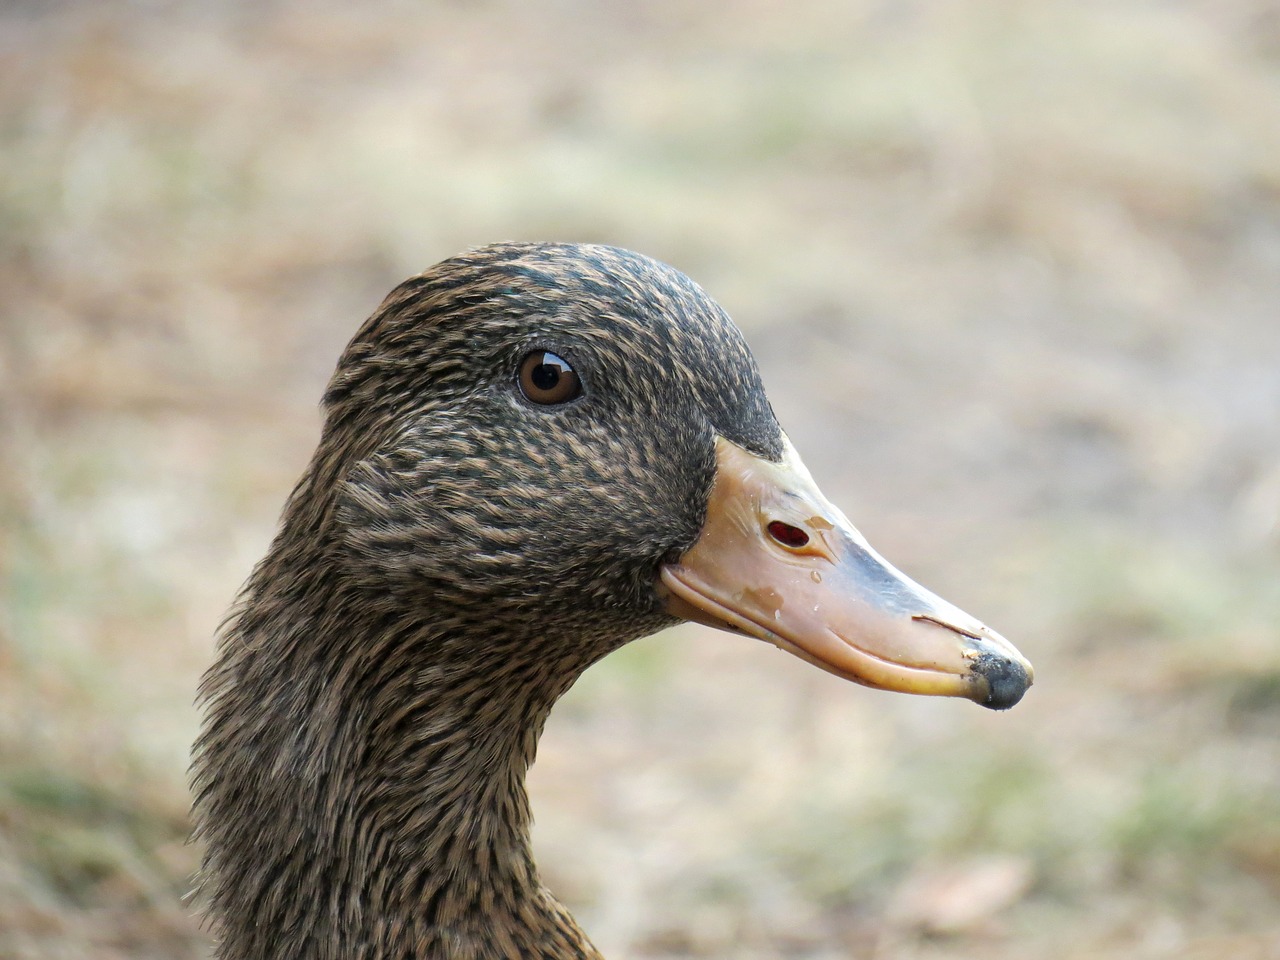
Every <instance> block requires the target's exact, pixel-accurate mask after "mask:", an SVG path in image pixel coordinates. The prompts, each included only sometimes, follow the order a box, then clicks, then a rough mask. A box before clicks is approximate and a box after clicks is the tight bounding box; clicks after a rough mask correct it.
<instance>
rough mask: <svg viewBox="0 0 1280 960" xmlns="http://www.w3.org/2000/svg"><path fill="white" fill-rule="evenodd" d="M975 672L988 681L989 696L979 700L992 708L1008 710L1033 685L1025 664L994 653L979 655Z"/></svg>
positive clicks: (983, 704) (975, 663)
mask: <svg viewBox="0 0 1280 960" xmlns="http://www.w3.org/2000/svg"><path fill="white" fill-rule="evenodd" d="M973 672H974V673H975V674H977V675H978V676H980V677H982V678H983V679H985V680H986V681H987V696H986V698H985V699H983V700H980V701H978V702H979V703H981V704H982V706H984V707H988V708H990V709H992V710H1008V709H1009V708H1010V707H1012V706H1013V705H1014V704H1016V703H1017V702H1018V701H1019V700H1021V699H1022V695H1023V694H1024V693H1026V692H1027V689H1028V688H1029V687H1030V686H1031V676H1030V674H1029V673H1028V672H1027V668H1026V667H1025V666H1023V665H1022V664H1021V663H1019V662H1018V661H1017V660H1010V659H1009V658H1008V657H1002V656H999V655H998V654H994V653H984V654H982V655H981V656H979V657H978V659H977V660H976V661H975V662H974V664H973Z"/></svg>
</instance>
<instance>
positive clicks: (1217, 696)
mask: <svg viewBox="0 0 1280 960" xmlns="http://www.w3.org/2000/svg"><path fill="white" fill-rule="evenodd" d="M517 238H521V239H568V240H591V241H604V242H609V243H613V244H618V245H621V246H626V247H630V248H634V249H637V250H640V251H643V252H645V253H648V254H650V255H652V256H655V257H657V258H659V259H662V260H665V261H667V262H669V263H672V264H674V265H675V266H677V267H679V268H680V269H682V270H684V271H685V272H686V273H688V274H690V275H691V276H692V277H694V278H695V279H696V280H698V281H699V282H700V283H701V284H702V285H703V286H704V287H705V288H706V289H707V290H708V291H709V292H710V293H711V294H712V295H713V296H715V297H716V298H717V299H719V300H720V302H721V303H722V304H723V305H724V306H725V307H726V308H727V309H728V310H729V312H730V313H731V314H732V315H733V316H734V317H735V318H736V320H737V321H738V323H739V324H740V325H741V326H742V327H743V329H744V330H745V331H746V334H747V337H748V339H749V340H750V342H751V343H752V345H753V347H754V349H755V351H756V355H757V357H758V358H759V362H760V365H761V367H762V368H763V371H764V375H765V380H766V383H767V384H768V385H769V387H770V392H771V397H772V400H773V404H774V407H775V409H776V410H777V412H778V414H779V417H780V419H781V420H782V422H783V423H784V425H785V426H786V427H787V429H788V430H789V432H790V434H791V436H792V438H793V440H794V441H795V443H796V446H797V447H798V448H799V449H800V451H801V452H802V453H803V454H804V455H805V458H806V460H807V461H808V463H809V465H810V467H811V469H812V470H813V472H814V473H815V475H816V476H817V478H818V480H819V482H820V483H821V484H822V485H823V487H824V488H825V489H826V491H827V493H828V494H829V495H830V496H831V497H832V499H833V500H834V501H836V502H837V503H840V504H841V505H843V506H844V507H845V510H846V512H847V513H848V514H849V515H850V517H851V518H852V519H853V520H854V522H855V523H857V524H858V525H859V526H860V527H861V528H862V530H863V531H864V532H865V533H866V534H867V535H868V537H869V538H870V539H871V541H872V542H873V543H874V544H876V545H877V546H878V547H879V549H880V550H881V551H882V552H883V553H885V554H886V555H887V556H888V557H889V558H890V559H891V560H892V561H894V562H895V563H896V564H897V565H899V566H901V567H903V568H904V569H905V570H907V571H908V572H909V573H910V574H912V575H913V576H914V577H916V578H917V579H919V580H921V581H922V582H924V583H925V584H927V585H928V586H930V587H931V588H933V589H934V590H936V591H937V592H939V593H941V594H943V595H944V596H946V597H947V598H948V599H950V600H952V601H953V602H955V603H957V604H959V605H961V606H963V607H964V608H965V609H967V610H969V611H971V612H973V613H975V614H976V615H978V616H980V617H982V618H983V619H985V620H987V621H988V622H989V623H991V624H992V625H993V626H995V627H996V628H997V629H999V630H1000V631H1002V632H1003V633H1005V634H1006V635H1007V636H1009V637H1010V638H1011V639H1012V640H1014V641H1015V642H1016V643H1017V644H1018V645H1019V646H1020V647H1021V649H1022V650H1023V652H1024V653H1026V654H1027V655H1028V656H1029V657H1030V658H1031V659H1032V660H1033V661H1034V662H1035V664H1036V667H1037V683H1036V686H1035V688H1034V689H1033V690H1032V691H1031V692H1030V694H1029V695H1028V696H1027V699H1026V700H1025V701H1024V703H1023V704H1021V705H1019V706H1018V707H1017V708H1016V709H1015V710H1013V711H1012V712H1010V713H1007V714H999V715H996V714H991V713H988V712H986V711H983V710H980V709H977V708H975V707H973V706H972V705H970V704H967V703H964V702H957V701H935V700H925V699H912V698H907V697H900V696H893V695H889V694H884V693H879V692H874V691H869V690H865V689H861V688H858V687H855V686H851V685H848V684H845V683H842V682H841V681H839V680H836V679H834V678H832V677H829V676H827V675H825V674H821V673H819V672H818V671H815V670H813V669H811V668H809V667H807V666H806V665H805V664H803V663H801V662H800V661H798V660H795V659H792V658H788V657H785V656H783V655H782V654H780V653H778V652H777V651H775V650H773V649H772V648H769V647H767V646H766V645H764V644H759V643H752V642H749V641H746V640H743V639H741V638H734V637H730V636H727V635H717V634H713V633H711V632H709V631H703V630H701V629H700V628H693V627H686V628H681V629H679V630H676V631H672V632H670V633H668V634H665V635H663V636H660V637H656V638H651V639H648V640H643V641H639V642H637V643H636V644H633V645H632V646H631V647H629V648H627V649H625V650H624V651H622V652H621V653H620V654H618V655H616V656H614V657H612V658H610V659H608V660H606V661H605V662H604V663H602V664H601V665H599V666H598V667H596V668H594V669H593V670H592V671H590V672H589V673H588V674H587V675H586V676H585V677H584V678H583V679H582V680H581V682H580V683H579V684H578V686H577V687H576V688H575V689H574V690H573V691H572V692H571V693H570V694H569V696H568V697H567V698H566V699H565V701H564V702H562V704H561V705H560V706H559V708H558V709H557V712H556V713H555V714H554V715H553V717H552V722H551V723H550V725H549V728H548V730H547V732H546V735H545V736H544V738H543V743H542V749H541V754H540V759H539V762H538V764H537V766H536V767H535V768H534V771H533V774H532V783H531V788H532V791H533V801H534V809H535V812H536V814H537V817H538V821H537V831H536V843H537V848H538V853H539V858H540V862H541V866H542V869H543V873H544V877H545V879H546V880H547V881H548V883H549V884H550V886H551V887H552V888H553V889H554V890H556V891H557V892H558V893H559V894H560V895H561V897H562V898H563V899H564V900H565V901H566V902H567V903H568V904H569V905H570V906H571V907H572V908H573V910H574V911H575V913H576V914H577V916H578V918H579V920H580V921H581V922H582V923H583V925H584V926H585V927H586V929H587V930H589V931H590V932H591V934H592V936H593V938H594V939H595V941H596V943H597V944H598V945H599V946H600V948H601V949H602V950H603V951H604V952H605V953H606V954H607V955H611V956H617V957H634V958H655V960H656V958H663V960H669V958H683V957H690V958H693V957H696V958H701V957H731V958H767V957H794V958H840V957H855V958H874V960H882V958H956V960H960V958H978V957H983V958H1015V957H1016V958H1023V957H1038V958H1097V957H1103V958H1106V957H1115V958H1148V957H1151V958H1162V957H1179V958H1183V957H1185V958H1191V957H1195V958H1205V960H1209V958H1214V960H1217V958H1270V957H1280V643H1278V642H1277V634H1278V631H1280V627H1278V624H1280V576H1278V574H1280V8H1277V6H1276V5H1275V4H1274V3H1273V2H1271V0H1177V2H1174V0H1129V2H1117V0H1108V2H1092V0H1034V2H1031V0H971V2H968V3H964V4H956V3H949V2H945V0H933V2H930V0H919V2H908V0H840V2H834V0H825V2H824V0H802V2H798V3H794V4H781V3H771V2H764V0H719V2H706V3H699V4H691V3H685V2H678V0H658V2H652V3H632V2H614V0H604V2H587V0H548V2H540V3H517V2H509V3H503V2H477V3H463V2H453V3H444V2H425V0H424V2H408V0H400V2H396V0H372V2H366V3H362V4H359V5H356V4H350V3H345V2H339V0H310V2H306V3H304V2H302V0H293V2H290V0H267V2H255V3H249V2H232V0H225V2H197V0H185V2H181V0H179V2H159V0H157V2H145V0H137V2H126V0H94V2H82V3H74V2H54V0H46V2H35V0H29V2H22V0H8V2H6V3H5V4H4V5H3V7H0V291H2V295H0V518H2V525H0V538H2V539H0V957H4V958H14V960H28V958H39V960H44V958H64V957H65V958H76V960H80V958H89V960H107V958H126V957H127V958H153V957H154V958H159V957H167V958H198V957H203V956H205V955H206V954H207V950H208V947H207V943H206V940H205V937H204V935H203V934H202V932H201V930H200V928H199V922H198V919H197V918H196V916H195V910H194V907H193V905H192V904H191V903H189V902H188V901H186V900H184V899H183V897H184V894H185V893H186V891H187V890H188V889H189V874H190V873H191V871H192V868H193V866H194V864H195V862H196V859H197V851H196V850H194V849H193V848H191V847H189V846H187V845H186V844H185V836H186V833H187V829H188V827H187V819H186V817H187V804H188V799H187V794H186V786H185V770H186V765H187V751H188V747H189V744H190V742H191V740H192V738H193V736H194V734H195V730H196V727H197V723H198V718H197V714H196V711H195V710H194V708H193V706H192V699H193V695H194V689H195V686H196V683H197V681H198V678H199V676H200V673H201V671H202V670H203V669H204V667H205V666H206V665H207V664H208V662H209V661H210V658H211V655H212V637H213V634H214V632H215V629H216V627H217V624H218V622H219V620H220V618H221V617H222V615H223V612H224V611H225V609H226V608H227V606H228V604H229V603H230V601H231V599H232V597H233V595H234V594H235V591H236V589H237V587H238V586H239V584H240V582H241V581H242V580H243V578H244V577H245V576H246V575H247V573H248V571H249V569H250V567H251V566H252V564H253V563H254V562H255V561H256V560H257V559H258V558H259V557H260V556H261V555H262V553H263V552H264V550H265V547H266V545H267V542H268V539H269V538H270V536H271V534H272V531H273V526H274V523H275V519H276V517H277V514H278V511H279V509H280V506H281V504H282V503H283V500H284V498H285V496H286V494H287V493H288V491H289V489H290V487H291V485H292V483H293V481H294V480H295V479H296V477H297V475H298V474H299V472H300V471H301V469H302V467H303V466H304V464H305V462H306V460H307V458H308V456H309V454H310V451H311V449H312V448H313V446H314V443H315V441H316V438H317V433H318V424H319V419H318V409H317V403H318V399H319V396H320V392H321V390H322V388H323V384H324V382H325V380H326V378H327V376H328V374H329V372H330V371H331V369H332V365H333V363H334V361H335V359H336V357H337V355H338V352H339V351H340V349H341V348H342V346H343V344H344V343H345V342H346V340H347V339H348V338H349V337H350V335H351V334H352V333H353V332H354V330H355V328H356V326H357V325H358V324H359V322H360V321H361V320H362V319H363V318H364V317H365V316H367V315H368V314H369V313H370V312H371V311H372V310H373V308H374V307H375V306H376V305H377V303H378V301H379V299H380V298H381V297H382V295H383V294H384V293H386V292H387V291H388V290H389V289H390V288H391V287H392V286H393V285H394V284H396V283H397V282H399V281H400V280H401V279H403V278H405V277H406V276H409V275H411V274H413V273H416V272H418V271H420V270H422V269H424V268H425V267H427V266H428V265H430V264H432V263H434V262H435V261H437V260H439V259H441V258H443V257H445V256H448V255H450V254H453V253H456V252H458V251H460V250H462V249H464V248H466V247H468V246H472V245H476V244H480V243H484V242H488V241H491V240H497V239H517Z"/></svg>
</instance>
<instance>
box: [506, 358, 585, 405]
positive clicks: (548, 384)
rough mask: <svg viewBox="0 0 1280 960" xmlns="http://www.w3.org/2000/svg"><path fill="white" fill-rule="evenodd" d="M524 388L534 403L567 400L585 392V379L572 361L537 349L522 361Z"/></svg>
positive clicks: (521, 381)
mask: <svg viewBox="0 0 1280 960" xmlns="http://www.w3.org/2000/svg"><path fill="white" fill-rule="evenodd" d="M520 392H521V393H523V394H524V395H525V396H526V397H528V398H529V399H530V400H532V401H533V402H534V403H543V404H553V403H567V402H568V401H570V400H572V399H573V398H574V397H576V396H577V395H578V394H580V393H581V392H582V383H581V382H580V381H579V380H578V375H577V374H576V373H574V372H573V367H571V366H569V361H567V360H565V359H564V358H563V357H559V356H556V354H554V353H552V352H551V351H550V350H535V351H533V353H531V354H529V355H528V356H527V357H525V358H524V359H523V360H521V361H520Z"/></svg>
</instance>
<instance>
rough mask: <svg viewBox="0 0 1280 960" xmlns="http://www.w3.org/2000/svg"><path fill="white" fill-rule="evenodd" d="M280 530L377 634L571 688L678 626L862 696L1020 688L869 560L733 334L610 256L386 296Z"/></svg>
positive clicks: (684, 281)
mask: <svg viewBox="0 0 1280 960" xmlns="http://www.w3.org/2000/svg"><path fill="white" fill-rule="evenodd" d="M325 406H326V425H325V434H324V438H323V440H322V443H321V446H320V452H319V453H318V455H317V461H316V463H315V464H314V465H313V469H312V471H311V472H310V473H309V475H308V477H307V479H305V480H304V482H303V485H302V486H301V487H300V488H299V491H298V492H297V493H295V497H294V500H293V502H292V503H291V512H292V513H293V514H294V516H293V517H292V518H290V517H289V516H288V515H286V530H287V529H288V528H289V527H290V525H292V526H293V527H295V528H310V529H313V530H315V531H316V533H317V535H318V536H321V537H322V538H323V539H325V541H326V542H327V543H328V544H329V545H330V550H329V551H328V553H327V559H326V563H328V564H330V565H331V569H332V572H333V573H334V574H335V576H337V577H338V578H339V579H340V580H341V581H342V582H344V583H347V584H353V585H356V586H357V587H358V588H360V589H361V590H362V591H363V592H364V593H366V594H367V595H369V596H374V597H376V598H377V599H376V601H369V604H372V605H373V606H370V605H369V604H366V606H365V609H366V610H368V609H374V608H375V607H376V609H378V610H380V611H382V614H381V615H383V616H386V617H389V618H391V617H394V618H404V617H409V618H412V617H415V616H418V617H421V618H431V619H433V620H434V621H436V622H437V623H438V622H440V621H445V622H446V623H453V624H455V625H458V626H459V627H461V628H465V627H467V625H469V624H472V625H483V628H484V630H487V631H489V632H490V633H492V634H493V635H494V636H495V637H505V638H518V639H509V640H507V641H505V642H497V641H495V642H494V643H493V645H492V646H491V648H489V649H487V650H486V651H485V652H484V653H483V655H479V656H477V652H476V649H475V645H476V644H477V643H483V639H479V640H477V639H475V637H474V635H473V634H470V633H468V632H467V630H466V629H459V630H446V631H444V633H447V634H448V635H449V636H459V635H462V636H467V637H469V638H471V639H468V640H467V641H466V642H465V643H458V642H452V641H450V642H443V641H442V642H441V643H440V644H438V645H437V649H436V651H435V652H434V653H433V657H434V658H435V660H436V663H437V666H439V664H440V662H442V661H443V662H444V663H447V664H449V666H450V669H458V670H461V669H463V667H464V665H465V664H467V663H474V664H477V665H479V666H480V667H482V668H483V669H485V670H488V671H494V670H503V669H517V667H516V666H515V664H517V662H520V663H523V662H526V661H527V660H528V659H529V658H530V657H531V656H534V657H536V658H541V659H543V661H544V663H545V661H546V659H547V658H550V659H553V660H555V661H556V662H557V663H559V664H560V665H561V669H560V670H559V671H558V672H559V674H560V675H563V676H564V677H565V678H566V679H567V682H572V678H573V677H574V676H576V675H577V673H578V672H580V670H581V669H582V668H584V667H585V666H586V665H587V664H589V663H590V662H592V661H594V660H596V659H598V658H599V657H600V656H603V655H604V654H606V653H608V652H609V651H610V650H612V649H614V648H615V647H617V646H618V645H620V644H621V643H624V642H626V641H627V640H630V639H632V638H634V637H637V636H640V635H643V634H647V633H650V632H653V631H654V630H657V629H659V628H661V627H663V626H666V625H668V624H670V623H672V622H674V621H676V620H696V621H699V622H701V623H705V624H710V625H712V626H715V627H719V628H722V629H725V630H730V631H734V632H739V633H745V634H748V635H750V636H753V637H756V638H759V639H762V640H766V641H768V642H770V643H773V644H776V645H777V646H778V647H780V648H782V649H784V650H786V651H788V652H790V653H793V654H796V655H798V656H800V657H801V658H803V659H805V660H807V661H809V662H810V663H813V664H815V665H817V666H819V667H822V668H823V669H825V670H828V671H830V672H832V673H834V674H837V675H839V676H841V677H844V678H846V679H849V680H852V681H855V682H857V683H860V684H864V685H867V686H871V687H877V688H880V689H885V690H895V691H900V692H907V693H920V694H934V695H944V696H960V697H966V698H968V699H971V700H974V701H976V702H978V703H980V704H982V705H984V706H987V707H991V708H995V709H1004V708H1007V707H1010V706H1012V705H1013V704H1015V703H1017V702H1018V700H1019V699H1020V698H1021V697H1022V695H1023V693H1024V692H1025V691H1026V689H1027V688H1028V686H1029V685H1030V683H1031V679H1032V671H1031V667H1030V664H1028V663H1027V661H1026V660H1025V659H1023V657H1022V656H1021V655H1020V654H1019V653H1018V652H1017V651H1016V650H1015V649H1014V648H1013V646H1012V645H1010V644H1009V643H1008V642H1007V641H1006V640H1004V639H1003V638H1002V637H1001V636H1000V635H999V634H997V633H995V632H994V631H992V630H990V629H989V628H987V627H986V626H985V625H983V624H982V623H981V622H979V621H978V620H976V619H975V618H973V617H971V616H969V615H968V614H965V613H964V612H962V611H961V610H959V609H957V608H956V607H954V606H952V605H951V604H949V603H947V602H946V601H944V600H942V599H940V598H939V597H937V596H935V595H933V594H932V593H930V592H929V591H927V590H925V589H924V588H923V587H921V586H919V585H918V584H916V583H914V582H913V581H912V580H910V579H909V578H907V577H906V576H904V575H903V574H902V573H900V572H899V571H898V570H896V569H894V567H892V566H891V565H890V564H889V563H887V562H886V561H885V560H884V559H883V558H881V557H880V556H879V555H878V554H877V553H876V552H875V551H874V550H873V549H872V548H871V547H870V545H869V544H868V543H867V541H866V539H865V538H864V537H863V536H862V535H861V534H860V533H859V532H858V530H857V529H856V528H855V527H854V526H853V525H852V524H851V523H850V522H849V521H848V520H847V519H846V518H845V516H844V514H843V513H841V512H840V511H839V510H838V509H837V508H836V507H834V506H833V505H832V504H831V503H830V502H829V501H828V500H827V499H826V498H825V497H824V496H823V495H822V493H821V491H820V490H819V489H818V487H817V485H816V484H815V483H814V481H813V479H812V478H811V476H810V475H809V473H808V471H807V470H806V469H805V467H804V465H803V463H802V462H801V460H800V457H799V455H798V454H797V453H796V451H795V450H794V448H793V447H792V446H791V444H790V442H789V441H788V439H787V437H786V436H785V434H784V433H783V431H782V429H781V428H780V427H779V425H778V423H777V420H776V419H775V417H774V414H773V411H772V409H771V408H770V406H769V402H768V400H767V398H766V395H765V392H764V387H763V385H762V383H761V380H760V375H759V372H758V370H757V367H756V363H755V361H754V359H753V358H752V355H751V353H750V351H749V350H748V348H747V346H746V343H745V342H744V340H743V338H742V335H741V334H740V333H739V331H738V330H737V328H736V327H735V326H734V325H733V323H732V322H731V321H730V319H729V318H728V316H727V315H726V314H725V312H724V311H723V310H722V309H721V308H720V307H719V306H718V305H717V304H716V303H715V302H714V301H713V300H711V299H710V298H709V297H708V296H707V295H706V294H705V293H704V292H703V291H702V290H701V289H700V288H699V287H698V286H697V285H695V284H694V283H693V282H692V281H690V280H689V279H688V278H686V277H684V276H683V275H682V274H680V273H679V272H677V271H675V270H673V269H671V268H670V267H667V266H665V265H663V264H660V263H657V262H655V261H653V260H650V259H648V258H646V257H643V256H639V255H637V254H634V253H629V252H626V251H623V250H618V249H614V248H609V247H599V246H579V245H558V244H504V245H496V246H490V247H485V248H482V249H479V250H476V251H473V252H471V253H468V254H465V255H462V256H459V257H456V258H454V259H451V260H447V261H445V262H443V263H442V264H439V265H438V266H436V267H435V268H433V269H432V270H431V271H429V272H427V273H426V274H424V275H422V276H420V277H417V278H415V279H413V280H410V281H407V282H406V283H404V284H402V285H401V286H400V287H398V288H397V289H396V290H395V291H393V292H392V294H391V295H390V296H389V297H388V298H387V300H386V301H385V302H384V303H383V304H382V306H381V308H380V309H379V310H378V312H377V313H375V314H374V316H373V317H371V318H370V319H369V320H368V321H367V322H366V323H365V325H364V326H363V328H362V329H361V330H360V331H359V333H358V334H357V335H356V337H355V338H354V339H353V341H352V342H351V344H350V345H349V346H348V348H347V350H346V352H345V354H344V355H343V357H342V359H341V361H340V363H339V366H338V370H337V373H336V374H335V376H334V378H333V380H332V382H331V384H330V386H329V389H328V392H327V394H326V397H325Z"/></svg>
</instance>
